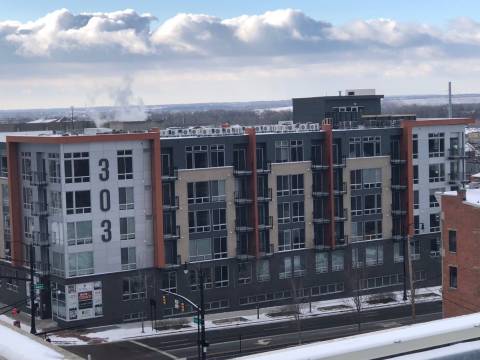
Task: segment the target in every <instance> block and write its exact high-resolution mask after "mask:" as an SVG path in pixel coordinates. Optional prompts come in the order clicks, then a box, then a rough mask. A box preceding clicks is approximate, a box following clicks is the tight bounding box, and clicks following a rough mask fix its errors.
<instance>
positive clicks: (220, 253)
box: [213, 236, 227, 259]
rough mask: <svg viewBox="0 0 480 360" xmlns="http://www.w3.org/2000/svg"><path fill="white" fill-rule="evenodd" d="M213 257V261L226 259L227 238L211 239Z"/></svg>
mask: <svg viewBox="0 0 480 360" xmlns="http://www.w3.org/2000/svg"><path fill="white" fill-rule="evenodd" d="M213 257H214V258H215V259H221V258H226V257H227V238H226V237H225V236H222V237H214V238H213Z"/></svg>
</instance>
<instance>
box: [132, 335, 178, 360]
mask: <svg viewBox="0 0 480 360" xmlns="http://www.w3.org/2000/svg"><path fill="white" fill-rule="evenodd" d="M130 342H131V343H134V344H135V345H138V346H141V347H143V348H145V349H148V350H151V351H155V352H157V353H159V354H162V355H164V356H167V357H169V358H170V359H173V360H182V359H185V358H179V357H176V356H175V355H172V354H169V353H167V352H166V351H162V350H160V349H157V348H154V347H153V346H149V345H146V344H143V343H141V342H138V341H135V340H130Z"/></svg>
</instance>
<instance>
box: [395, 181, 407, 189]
mask: <svg viewBox="0 0 480 360" xmlns="http://www.w3.org/2000/svg"><path fill="white" fill-rule="evenodd" d="M391 188H392V190H406V189H407V185H406V184H403V183H402V182H401V180H400V179H396V180H394V179H392V180H391Z"/></svg>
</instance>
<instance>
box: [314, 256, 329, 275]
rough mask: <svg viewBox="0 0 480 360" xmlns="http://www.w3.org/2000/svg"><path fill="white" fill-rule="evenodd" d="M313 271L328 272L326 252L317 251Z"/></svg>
mask: <svg viewBox="0 0 480 360" xmlns="http://www.w3.org/2000/svg"><path fill="white" fill-rule="evenodd" d="M315 271H316V272H317V273H326V272H328V253H326V252H319V253H316V254H315Z"/></svg>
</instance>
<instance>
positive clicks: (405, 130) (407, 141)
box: [401, 121, 414, 236]
mask: <svg viewBox="0 0 480 360" xmlns="http://www.w3.org/2000/svg"><path fill="white" fill-rule="evenodd" d="M401 144H402V149H401V152H402V156H404V159H405V160H406V163H405V166H406V169H405V174H406V176H407V180H406V181H407V183H406V185H407V190H406V192H405V195H404V196H405V203H406V208H407V215H406V217H407V219H406V220H407V223H406V224H405V225H406V227H407V228H406V233H407V234H408V235H410V236H413V234H414V227H413V136H412V124H411V123H410V122H407V121H402V142H401Z"/></svg>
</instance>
